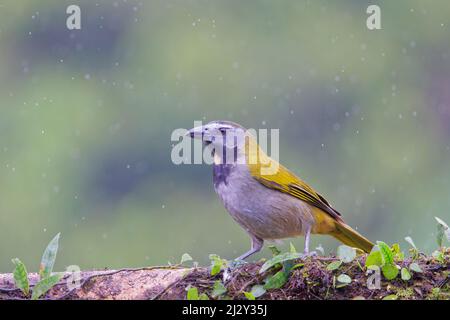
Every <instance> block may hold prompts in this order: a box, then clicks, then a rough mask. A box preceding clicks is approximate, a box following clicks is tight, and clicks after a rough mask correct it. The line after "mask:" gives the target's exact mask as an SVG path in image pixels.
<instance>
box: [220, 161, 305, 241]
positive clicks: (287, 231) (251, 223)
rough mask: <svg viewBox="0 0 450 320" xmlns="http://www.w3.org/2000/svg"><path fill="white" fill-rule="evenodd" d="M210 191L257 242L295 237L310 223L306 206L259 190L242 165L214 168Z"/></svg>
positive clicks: (256, 183) (285, 195)
mask: <svg viewBox="0 0 450 320" xmlns="http://www.w3.org/2000/svg"><path fill="white" fill-rule="evenodd" d="M214 189H215V190H216V192H217V194H218V195H219V198H220V199H221V201H222V202H223V204H224V206H225V208H226V209H227V211H228V212H229V213H230V215H231V216H232V217H233V218H234V220H236V222H238V223H239V224H240V225H241V226H242V227H243V228H244V229H245V230H246V231H247V232H248V233H250V234H253V235H255V236H257V237H259V238H262V239H282V238H289V237H295V236H299V235H302V234H304V232H305V231H306V229H307V228H309V227H311V226H312V224H313V223H314V219H313V216H312V212H311V208H310V207H309V205H308V204H306V203H304V202H302V201H301V200H299V199H296V198H294V197H292V196H290V195H287V194H284V193H281V192H279V191H276V190H272V189H269V188H267V187H265V186H263V185H262V184H260V183H259V182H258V181H256V180H255V179H254V178H253V177H252V176H251V175H250V173H249V171H248V168H247V166H246V165H234V164H233V165H214Z"/></svg>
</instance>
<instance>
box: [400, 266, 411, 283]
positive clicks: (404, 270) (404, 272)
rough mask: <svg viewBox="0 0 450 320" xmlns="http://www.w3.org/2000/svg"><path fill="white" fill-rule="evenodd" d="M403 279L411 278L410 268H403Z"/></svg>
mask: <svg viewBox="0 0 450 320" xmlns="http://www.w3.org/2000/svg"><path fill="white" fill-rule="evenodd" d="M401 275H402V280H405V281H408V280H410V279H411V273H409V271H408V269H406V268H402V271H401Z"/></svg>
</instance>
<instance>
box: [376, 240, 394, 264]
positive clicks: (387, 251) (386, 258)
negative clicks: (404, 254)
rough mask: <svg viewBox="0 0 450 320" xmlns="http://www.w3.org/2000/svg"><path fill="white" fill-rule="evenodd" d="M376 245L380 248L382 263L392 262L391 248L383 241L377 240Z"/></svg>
mask: <svg viewBox="0 0 450 320" xmlns="http://www.w3.org/2000/svg"><path fill="white" fill-rule="evenodd" d="M377 246H378V248H379V249H380V253H381V258H382V259H383V265H391V264H393V263H394V254H393V253H392V250H391V248H389V246H388V245H387V244H386V243H384V242H383V241H377Z"/></svg>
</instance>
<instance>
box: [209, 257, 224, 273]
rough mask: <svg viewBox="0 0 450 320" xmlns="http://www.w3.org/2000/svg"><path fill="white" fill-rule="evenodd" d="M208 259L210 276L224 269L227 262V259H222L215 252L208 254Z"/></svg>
mask: <svg viewBox="0 0 450 320" xmlns="http://www.w3.org/2000/svg"><path fill="white" fill-rule="evenodd" d="M209 260H211V275H212V276H215V275H216V274H218V273H219V272H220V271H221V270H224V269H225V268H226V267H227V264H228V261H227V260H226V259H222V258H221V257H219V256H218V255H217V254H210V255H209Z"/></svg>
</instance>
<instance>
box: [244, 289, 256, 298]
mask: <svg viewBox="0 0 450 320" xmlns="http://www.w3.org/2000/svg"><path fill="white" fill-rule="evenodd" d="M244 295H245V297H246V298H247V300H256V297H255V296H254V295H253V294H252V293H251V292H246V291H244Z"/></svg>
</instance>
